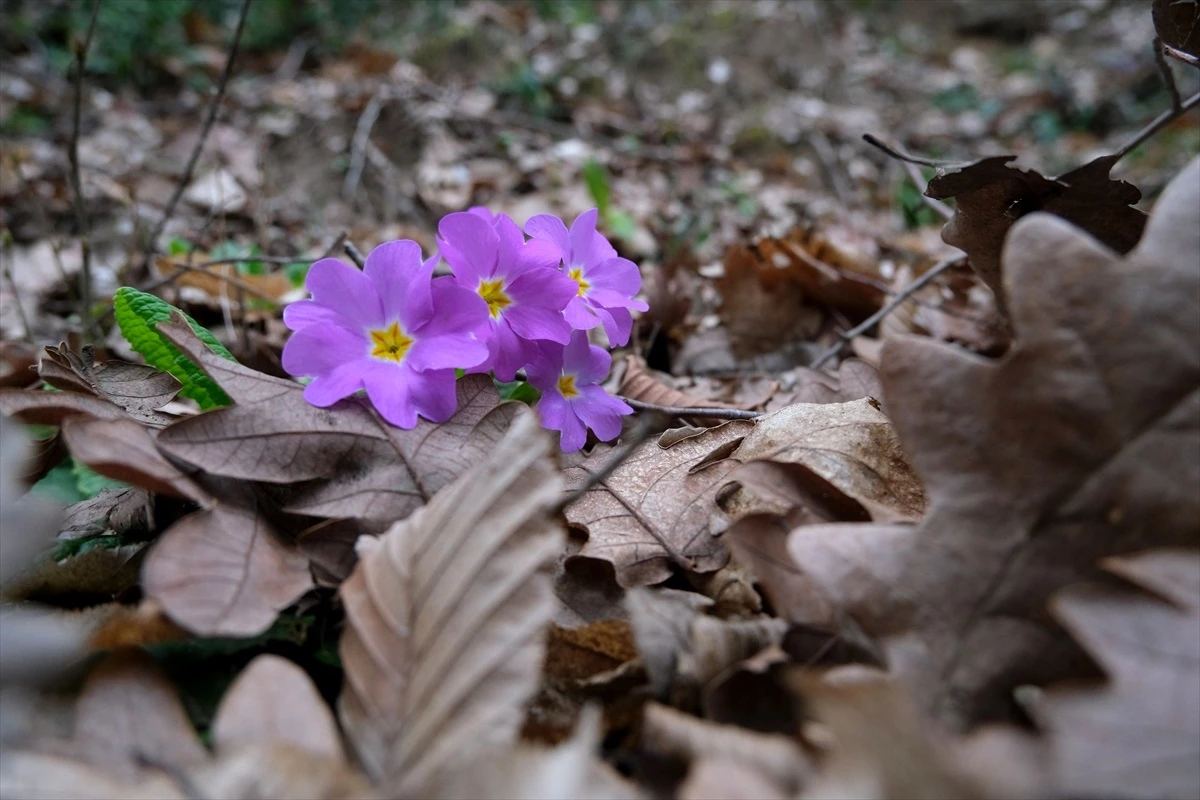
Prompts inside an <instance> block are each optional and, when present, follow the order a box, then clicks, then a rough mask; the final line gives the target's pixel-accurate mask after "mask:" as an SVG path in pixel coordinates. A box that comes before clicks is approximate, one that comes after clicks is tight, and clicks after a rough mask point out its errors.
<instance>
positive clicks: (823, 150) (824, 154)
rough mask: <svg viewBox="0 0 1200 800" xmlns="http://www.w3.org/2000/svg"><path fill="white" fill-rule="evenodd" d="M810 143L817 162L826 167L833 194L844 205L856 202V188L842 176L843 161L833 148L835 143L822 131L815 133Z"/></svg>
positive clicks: (810, 138)
mask: <svg viewBox="0 0 1200 800" xmlns="http://www.w3.org/2000/svg"><path fill="white" fill-rule="evenodd" d="M809 142H810V143H811V144H812V149H813V152H814V153H815V154H816V156H817V160H818V161H820V162H821V165H822V166H824V167H825V173H826V175H827V176H828V178H829V182H830V184H831V185H832V186H833V193H834V194H835V195H836V196H837V199H838V200H840V201H842V203H843V204H846V205H849V204H850V203H851V202H852V201H853V200H854V187H852V186H850V185H849V184H848V183H846V179H845V177H844V176H843V175H842V168H841V161H840V159H839V158H838V154H837V151H836V150H835V149H834V147H833V142H831V141H829V137H828V136H826V135H825V133H824V132H822V131H815V132H814V133H813V134H812V136H811V137H809Z"/></svg>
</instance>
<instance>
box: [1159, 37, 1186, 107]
mask: <svg viewBox="0 0 1200 800" xmlns="http://www.w3.org/2000/svg"><path fill="white" fill-rule="evenodd" d="M1154 63H1155V64H1157V65H1158V73H1159V74H1160V75H1162V79H1163V83H1165V84H1166V85H1167V91H1168V92H1170V93H1171V108H1172V109H1173V110H1174V111H1175V113H1176V114H1178V113H1179V108H1180V106H1182V105H1183V97H1182V96H1181V95H1180V94H1179V87H1178V86H1176V85H1175V73H1174V72H1171V65H1170V64H1168V63H1167V57H1166V55H1165V54H1164V53H1163V43H1162V39H1159V38H1158V37H1157V36H1156V37H1154Z"/></svg>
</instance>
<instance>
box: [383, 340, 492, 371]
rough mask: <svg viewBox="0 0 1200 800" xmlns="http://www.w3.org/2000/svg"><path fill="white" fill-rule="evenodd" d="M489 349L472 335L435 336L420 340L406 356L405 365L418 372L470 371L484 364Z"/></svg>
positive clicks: (414, 343)
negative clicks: (432, 370)
mask: <svg viewBox="0 0 1200 800" xmlns="http://www.w3.org/2000/svg"><path fill="white" fill-rule="evenodd" d="M487 357H488V347H487V345H486V344H484V343H483V342H481V341H479V340H478V339H475V338H473V337H472V336H471V335H470V334H458V335H449V336H434V337H433V338H429V339H418V340H417V341H415V342H413V346H412V349H411V350H409V351H408V355H407V356H405V359H404V363H405V364H408V365H409V366H410V367H412V368H413V369H415V370H416V371H417V372H425V371H427V370H431V369H449V370H454V369H469V368H470V367H474V366H477V365H479V364H482V363H483V362H484V361H485V360H486V359H487Z"/></svg>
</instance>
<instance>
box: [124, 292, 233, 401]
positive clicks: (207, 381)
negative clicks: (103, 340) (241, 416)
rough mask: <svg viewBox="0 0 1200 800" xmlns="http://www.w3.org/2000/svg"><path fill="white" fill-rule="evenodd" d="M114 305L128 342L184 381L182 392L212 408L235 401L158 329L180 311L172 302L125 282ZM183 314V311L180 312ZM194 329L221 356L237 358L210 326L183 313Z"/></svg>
mask: <svg viewBox="0 0 1200 800" xmlns="http://www.w3.org/2000/svg"><path fill="white" fill-rule="evenodd" d="M113 308H114V309H115V317H116V320H117V325H118V326H120V328H121V334H122V335H123V336H124V337H125V339H126V341H128V342H129V345H130V346H131V347H132V348H133V349H134V350H136V351H137V352H138V353H140V354H141V355H142V358H144V359H146V363H147V364H149V365H150V366H152V367H155V368H157V369H160V370H162V371H163V372H169V373H171V374H172V375H174V376H175V378H176V379H177V380H178V381H179V382H180V383H181V384H182V385H183V388H182V389H180V391H179V393H180V394H181V395H183V396H184V397H190V398H192V399H193V400H195V401H196V402H197V403H199V404H200V408H201V409H203V410H205V411H207V410H208V409H210V408H218V407H220V406H228V405H232V401H231V400H230V399H229V396H228V395H227V394H225V392H224V391H222V390H221V387H219V386H217V384H216V383H214V382H213V381H212V379H211V378H209V377H208V376H207V375H205V374H204V372H203V371H201V369H200V368H199V367H197V366H196V365H195V364H194V363H192V361H191V359H189V358H188V357H187V356H185V355H184V354H183V353H181V352H179V349H178V348H177V347H175V345H173V344H171V343H170V342H169V341H167V340H166V339H165V338H164V337H163V336H162V335H161V334H159V332H158V327H157V326H158V323H160V322H164V321H165V320H167V319H169V318H170V317H171V312H173V311H179V309H177V308H175V307H174V306H172V305H171V304H170V303H166V302H163V301H162V300H160V299H159V298H157V297H155V296H154V295H152V294H146V293H145V292H139V291H138V290H137V289H134V288H132V287H130V286H122V287H121V288H120V289H118V290H117V293H116V295H115V296H114V297H113ZM179 313H180V314H183V312H182V311H180V312H179ZM183 317H184V319H186V320H187V323H188V325H190V326H191V328H192V331H193V332H194V333H195V334H196V335H197V336H198V337H200V340H201V341H202V342H204V344H205V345H207V346H208V349H209V350H212V351H213V352H214V353H216V354H217V355H219V356H221V357H222V358H227V359H229V360H230V361H236V360H237V359H235V358H234V357H233V354H232V353H230V352H229V351H228V350H226V349H225V346H224V345H222V344H221V343H220V342H218V341H217V340H216V339H215V338H214V337H213V335H212V334H211V333H209V331H208V329H207V328H205V327H204V326H203V325H201V324H200V323H198V322H196V320H194V319H192V318H191V317H189V316H188V315H187V314H183Z"/></svg>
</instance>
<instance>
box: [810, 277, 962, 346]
mask: <svg viewBox="0 0 1200 800" xmlns="http://www.w3.org/2000/svg"><path fill="white" fill-rule="evenodd" d="M963 261H964V258H963V256H961V255H959V256H952V257H951V258H947V259H946V260H945V261H941V262H939V263H937V264H935V265H934V266H933V267H931V268H930V269H929V270H928V271H927V272H926V273H925V274H924V275H922V276H921V277H919V278H917V279H916V280H915V281H913V282H912V283H910V284H909V285H908V286H906V287H904V289H903V290H902V291H901V292H900V293H899V294H897V295H896V296H895V297H893V298H892V299H891V300H890V301H889V302H888V304H887V305H885V306H884V307H883V308H881V309H879V310H878V311H876V312H875V313H874V314H872V315H871V316H869V317H867V318H866V319H865V320H863V321H862V323H861V324H859V325H858V326H857V327H854V328H851V329H850V330H848V331H846V332H845V333H839V334H838V342H837V344H835V345H834V346H833V347H830V348H829V349H828V350H826V351H825V352H824V353H822V354H821V355H820V356H819V357H818V358H817V360H816V361H814V362H813V363H812V369H820V368H821V367H822V366H823V365H824V364H825V363H826V362H828V361H829V360H830V359H831V358H833V357H834V356H836V355H837V354H838V353H840V352H842V348H844V347H845V346H846V345H848V344H849V343H850V340H851V339H853V338H854V337H855V336H862V335H863V334H865V333H867V332H869V331H870V330H871V329H872V328H874V327H875V326H876V325H878V324H879V322H880V321H881V320H882V319H883V318H884V317H886V316H887V315H888V314H890V313H892V312H893V311H895V310H896V309H897V308H899V307H900V305H901V304H903V303H904V301H905V300H907V299H908V298H909V297H911V296H912V295H914V294H916V293H917V292H919V291H921V289H923V288H925V287H926V286H928V285H929V284H930V283H931V282H932V281H933V280H934V279H935V278H937V276H939V275H941V274H942V273H943V272H945V271H946V270H948V269H950V268H951V267H955V266H958V265H959V264H961V263H963Z"/></svg>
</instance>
